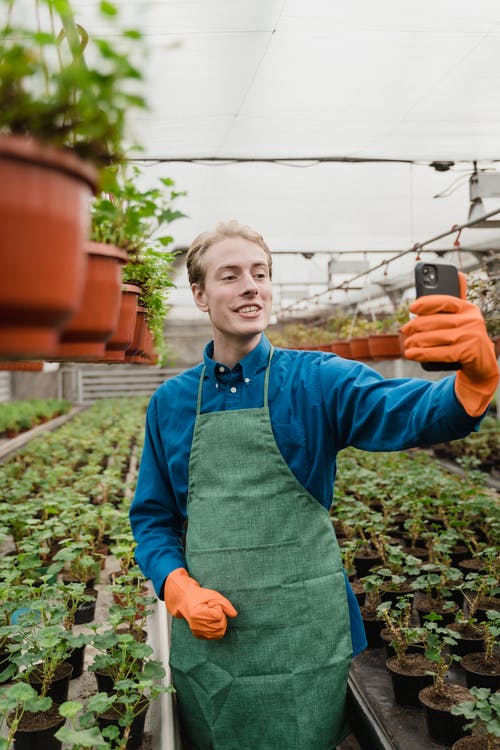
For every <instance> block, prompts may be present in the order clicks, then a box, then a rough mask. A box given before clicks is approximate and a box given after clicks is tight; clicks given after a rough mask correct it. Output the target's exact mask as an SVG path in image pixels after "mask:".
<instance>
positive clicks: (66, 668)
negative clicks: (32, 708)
mask: <svg viewBox="0 0 500 750" xmlns="http://www.w3.org/2000/svg"><path fill="white" fill-rule="evenodd" d="M72 672H73V667H72V666H71V664H69V662H62V663H61V664H59V666H58V667H57V671H56V676H55V678H54V679H53V680H52V683H51V685H50V687H49V689H48V691H47V695H48V696H49V698H52V700H53V702H54V703H57V704H59V703H64V701H65V700H67V699H68V690H69V681H70V679H71V674H72ZM29 683H30V685H31V686H32V687H33V688H34V689H35V690H36V691H37V693H40V692H41V689H42V682H41V680H39V679H37V674H36V670H35V671H34V672H32V674H31V675H30V676H29Z"/></svg>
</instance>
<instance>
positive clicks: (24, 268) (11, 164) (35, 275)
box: [0, 136, 97, 359]
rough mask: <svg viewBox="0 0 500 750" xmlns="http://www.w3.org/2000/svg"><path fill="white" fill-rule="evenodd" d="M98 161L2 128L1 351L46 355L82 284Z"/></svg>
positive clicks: (54, 344)
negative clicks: (93, 164) (93, 162)
mask: <svg viewBox="0 0 500 750" xmlns="http://www.w3.org/2000/svg"><path fill="white" fill-rule="evenodd" d="M96 182H97V174H96V172H95V170H94V168H93V167H91V166H90V165H89V164H87V163H86V162H84V161H82V160H81V159H79V158H78V157H76V156H75V155H74V154H72V153H71V152H70V151H67V150H65V151H63V150H58V149H54V148H50V147H46V146H43V145H42V144H40V143H38V142H37V141H34V140H33V139H31V138H25V137H22V136H0V247H1V267H2V273H1V274H0V356H1V357H4V358H7V359H12V358H13V357H14V358H21V359H33V358H38V357H40V358H48V357H50V356H51V355H53V354H55V352H56V351H57V345H58V332H59V330H60V328H61V327H62V326H63V325H64V323H65V322H66V321H67V320H68V319H69V318H70V317H71V315H72V314H73V313H74V312H75V310H76V309H77V306H78V304H79V301H80V299H81V296H82V291H83V277H84V272H85V264H86V256H85V253H84V252H83V242H84V239H85V236H86V233H87V230H88V225H89V212H88V208H87V206H88V203H89V199H90V197H91V195H92V192H94V191H95V188H96Z"/></svg>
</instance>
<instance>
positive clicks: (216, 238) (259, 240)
mask: <svg viewBox="0 0 500 750" xmlns="http://www.w3.org/2000/svg"><path fill="white" fill-rule="evenodd" d="M226 237H243V239H245V240H249V241H250V242H255V243H256V244H257V245H259V247H261V248H262V249H263V250H264V251H265V253H266V255H267V263H268V265H269V277H271V275H272V266H273V260H272V257H271V251H270V250H269V248H268V246H267V245H266V243H265V241H264V238H263V237H262V235H261V234H259V232H256V231H255V229H252V228H251V227H249V226H246V225H245V224H240V223H239V221H236V219H232V220H231V221H221V222H219V223H218V224H217V226H216V227H215V229H213V230H208V231H206V232H202V233H201V234H199V235H198V236H197V237H196V238H195V239H194V240H193V242H192V243H191V245H190V247H189V250H188V252H187V256H186V265H187V271H188V277H189V283H190V284H198V285H199V286H200V287H201V288H203V286H204V283H205V263H204V256H205V253H206V251H207V250H208V248H209V247H210V246H211V245H214V244H215V243H216V242H220V241H221V240H223V239H225V238H226Z"/></svg>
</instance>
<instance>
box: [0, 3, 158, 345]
mask: <svg viewBox="0 0 500 750" xmlns="http://www.w3.org/2000/svg"><path fill="white" fill-rule="evenodd" d="M0 2H1V3H2V4H3V8H4V10H5V11H6V12H5V21H4V23H3V25H2V26H0V170H1V174H2V179H1V180H0V244H1V246H2V276H1V279H0V300H1V302H0V323H1V326H0V357H4V358H7V359H17V358H22V359H34V358H35V359H37V358H39V359H50V357H51V356H52V355H55V354H56V352H57V346H58V333H59V331H60V330H61V328H62V327H63V326H64V324H65V323H66V322H67V321H68V320H69V319H70V318H71V316H72V315H74V314H75V312H76V311H77V309H78V304H79V301H80V299H81V297H82V294H83V291H84V283H83V282H84V274H85V266H86V255H85V253H84V252H83V248H82V245H83V242H84V240H85V239H86V235H87V231H88V225H89V215H88V212H87V211H85V210H82V207H85V205H86V204H87V203H88V201H89V199H90V197H91V195H92V193H95V191H96V190H97V185H98V181H99V172H100V170H101V169H102V167H103V166H104V165H107V164H109V163H115V162H118V161H120V160H122V159H123V155H124V153H125V151H126V145H125V128H126V116H127V114H128V112H129V111H130V110H131V109H132V108H134V107H140V108H141V107H144V106H145V103H144V100H143V98H142V96H141V95H140V92H139V88H138V84H139V83H140V82H141V77H142V76H141V73H140V71H139V69H138V68H137V67H136V66H135V65H134V64H133V62H132V61H133V59H134V54H133V53H134V48H135V47H136V45H137V43H138V41H139V40H140V34H139V32H138V31H136V30H121V29H119V28H117V24H116V17H117V12H116V9H115V7H114V6H113V5H112V4H111V3H108V2H102V3H100V5H99V10H100V14H101V16H103V17H104V19H105V20H106V19H107V20H108V21H111V22H112V24H113V27H114V28H113V32H112V35H110V39H106V38H104V37H100V38H96V39H90V38H89V36H88V33H87V32H86V31H85V30H84V29H83V28H82V27H81V26H79V25H78V24H77V23H76V20H75V17H74V13H73V10H72V7H71V4H70V3H69V1H68V0H35V1H34V2H33V4H32V8H31V12H30V10H29V8H28V9H27V8H26V5H27V4H26V2H21V1H20V0H0ZM111 40H112V41H111Z"/></svg>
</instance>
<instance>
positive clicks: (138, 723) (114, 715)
mask: <svg viewBox="0 0 500 750" xmlns="http://www.w3.org/2000/svg"><path fill="white" fill-rule="evenodd" d="M148 708H149V704H148V703H147V701H145V705H144V707H143V708H142V709H141V711H140V712H139V713H138V714H137V716H136V717H135V718H134V720H133V722H132V726H131V727H130V735H129V738H128V740H127V744H126V746H125V747H126V750H138V748H140V746H141V745H142V741H143V739H144V725H145V721H146V714H147V712H148ZM119 720H120V714H119V712H118V711H117V710H116V709H115V708H114V707H112V708H111V709H110V710H109V711H106V713H104V714H101V715H100V716H98V717H97V723H98V725H99V728H100V729H101V731H102V730H103V729H105V728H106V727H109V726H117V727H119V729H120V732H121V735H120V736H123V731H124V730H123V727H120V724H119Z"/></svg>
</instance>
